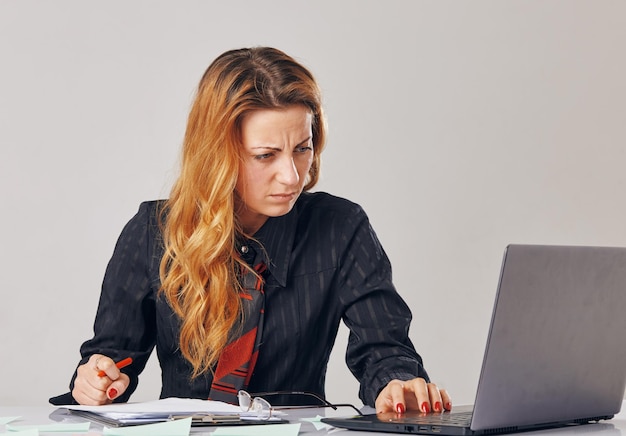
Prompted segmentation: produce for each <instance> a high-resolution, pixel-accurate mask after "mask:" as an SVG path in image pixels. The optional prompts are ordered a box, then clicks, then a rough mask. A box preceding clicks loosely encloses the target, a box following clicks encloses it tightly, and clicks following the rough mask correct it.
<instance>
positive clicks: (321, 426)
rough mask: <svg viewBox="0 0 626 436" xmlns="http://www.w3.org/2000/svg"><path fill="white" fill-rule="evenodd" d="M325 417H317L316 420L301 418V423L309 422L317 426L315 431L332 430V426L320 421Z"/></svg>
mask: <svg viewBox="0 0 626 436" xmlns="http://www.w3.org/2000/svg"><path fill="white" fill-rule="evenodd" d="M322 418H323V416H320V415H317V416H316V417H315V418H300V421H308V422H310V423H311V424H313V425H314V426H315V430H322V429H324V428H330V427H332V426H330V425H328V424H326V423H324V422H322V421H320V420H321V419H322Z"/></svg>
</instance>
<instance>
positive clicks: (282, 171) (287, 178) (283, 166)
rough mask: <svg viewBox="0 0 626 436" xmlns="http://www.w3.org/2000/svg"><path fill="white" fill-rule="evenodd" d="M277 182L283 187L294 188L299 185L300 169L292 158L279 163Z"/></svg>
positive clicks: (286, 158)
mask: <svg viewBox="0 0 626 436" xmlns="http://www.w3.org/2000/svg"><path fill="white" fill-rule="evenodd" d="M276 180H278V181H279V182H280V183H282V184H283V185H288V186H293V185H297V184H298V182H299V181H300V174H298V167H296V163H295V162H294V160H293V157H292V156H289V157H287V156H285V158H284V159H281V160H280V161H279V165H278V169H277V173H276Z"/></svg>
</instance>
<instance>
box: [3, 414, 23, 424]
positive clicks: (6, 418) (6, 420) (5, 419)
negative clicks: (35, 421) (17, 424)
mask: <svg viewBox="0 0 626 436" xmlns="http://www.w3.org/2000/svg"><path fill="white" fill-rule="evenodd" d="M20 418H21V416H0V425H4V424H6V423H8V422H11V421H15V420H16V419H20Z"/></svg>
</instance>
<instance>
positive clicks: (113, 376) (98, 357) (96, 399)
mask: <svg viewBox="0 0 626 436" xmlns="http://www.w3.org/2000/svg"><path fill="white" fill-rule="evenodd" d="M100 371H104V372H105V375H104V376H102V377H100V376H99V375H98V373H99V372H100ZM129 384H130V378H129V377H128V376H127V375H126V374H124V373H123V372H120V370H119V369H118V368H117V366H115V362H114V361H113V359H111V358H110V357H107V356H103V355H102V354H94V355H92V356H91V357H90V358H89V360H88V361H87V363H85V364H83V365H80V366H79V367H78V369H77V371H76V379H75V380H74V389H73V390H72V396H73V397H74V399H75V400H76V401H78V403H79V404H83V405H85V406H99V405H102V404H110V403H112V402H113V400H114V399H115V398H117V397H119V396H120V395H122V394H123V393H124V392H125V391H126V389H127V388H128V385H129Z"/></svg>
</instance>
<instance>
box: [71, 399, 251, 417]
mask: <svg viewBox="0 0 626 436" xmlns="http://www.w3.org/2000/svg"><path fill="white" fill-rule="evenodd" d="M65 407H66V408H68V409H72V410H88V411H90V412H96V413H109V412H114V413H172V414H185V413H189V412H208V413H216V414H219V413H241V408H240V407H239V406H234V405H232V404H228V403H223V402H221V401H210V400H196V399H191V398H166V399H163V400H155V401H146V402H143V403H115V404H109V405H105V406H65Z"/></svg>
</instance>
